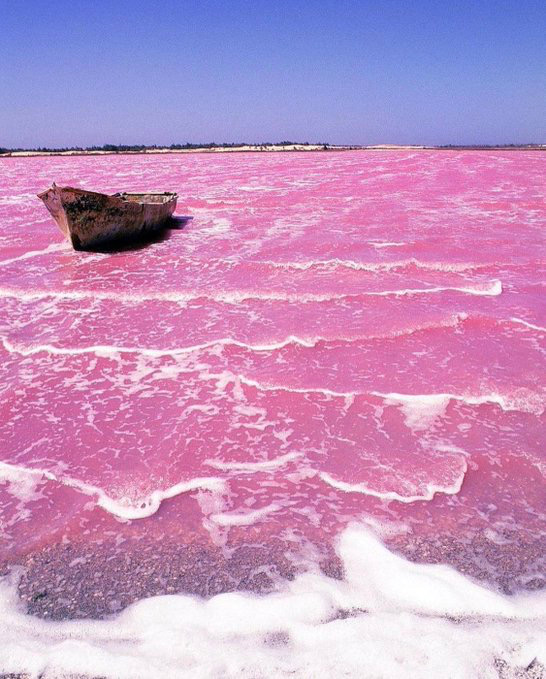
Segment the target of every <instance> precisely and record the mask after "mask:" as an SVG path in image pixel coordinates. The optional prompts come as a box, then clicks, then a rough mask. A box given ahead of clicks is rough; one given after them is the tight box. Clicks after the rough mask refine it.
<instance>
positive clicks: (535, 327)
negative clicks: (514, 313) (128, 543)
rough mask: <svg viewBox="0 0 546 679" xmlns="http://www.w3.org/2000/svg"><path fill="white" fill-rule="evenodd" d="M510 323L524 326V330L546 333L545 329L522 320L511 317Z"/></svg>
mask: <svg viewBox="0 0 546 679" xmlns="http://www.w3.org/2000/svg"><path fill="white" fill-rule="evenodd" d="M510 320H511V321H512V323H519V324H520V325H524V326H525V327H526V328H529V329H530V330H538V331H539V332H546V328H545V327H544V326H542V325H535V324H534V323H529V321H524V320H523V319H522V318H515V317H512V318H511V319H510Z"/></svg>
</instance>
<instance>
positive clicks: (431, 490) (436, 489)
mask: <svg viewBox="0 0 546 679" xmlns="http://www.w3.org/2000/svg"><path fill="white" fill-rule="evenodd" d="M460 459H461V470H460V473H459V475H458V476H457V478H456V479H455V480H454V481H453V483H452V484H449V485H445V486H439V485H437V484H435V483H427V484H426V487H425V491H424V493H421V494H420V495H401V494H400V493H397V492H396V491H393V490H385V491H378V490H374V489H373V488H370V487H369V486H368V485H366V484H365V483H347V482H346V481H341V480H340V479H335V478H334V477H333V476H332V475H331V474H328V473H327V472H319V473H318V476H319V478H320V479H321V480H322V481H324V483H326V484H328V485H329V486H331V487H332V488H335V489H336V490H341V491H343V492H344V493H361V494H362V495H369V496H371V497H376V498H378V499H379V500H385V501H387V502H391V501H393V500H394V501H396V502H402V503H404V504H411V503H413V502H422V501H430V500H432V499H433V498H434V496H435V495H436V494H437V493H442V494H444V495H456V494H457V493H458V492H459V491H460V490H461V487H462V485H463V480H464V477H465V474H466V472H467V464H466V460H465V459H464V458H460Z"/></svg>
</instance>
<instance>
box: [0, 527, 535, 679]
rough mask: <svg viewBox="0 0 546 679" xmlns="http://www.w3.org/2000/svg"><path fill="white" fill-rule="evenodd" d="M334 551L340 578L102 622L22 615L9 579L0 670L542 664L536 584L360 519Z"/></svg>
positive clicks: (166, 672)
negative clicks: (434, 551) (495, 585)
mask: <svg viewBox="0 0 546 679" xmlns="http://www.w3.org/2000/svg"><path fill="white" fill-rule="evenodd" d="M338 552H339V555H340V558H341V559H342V561H343V564H344V567H345V571H346V579H345V580H343V581H337V580H331V579H329V578H327V577H325V576H323V575H321V574H319V573H307V574H304V575H299V576H297V577H296V578H295V579H294V580H293V581H292V582H288V583H286V585H285V587H284V589H282V590H281V591H279V592H276V593H273V594H270V595H267V596H263V597H254V596H249V595H245V594H239V593H228V594H221V595H218V596H215V597H212V598H211V599H209V600H202V599H198V598H195V597H190V596H184V595H173V596H160V597H154V598H150V599H147V600H144V601H141V602H139V603H137V604H134V605H133V606H131V607H130V608H129V609H127V610H126V611H124V612H123V613H121V614H119V615H117V616H116V617H115V618H110V619H108V620H104V621H100V622H96V621H95V622H93V621H69V622H48V621H44V620H38V619H32V618H30V617H27V616H25V615H24V614H23V612H22V610H21V608H20V607H19V606H18V605H17V602H16V589H15V583H14V582H8V581H6V580H4V582H3V583H2V584H1V585H0V619H2V622H3V624H2V625H1V626H0V671H4V672H22V671H26V672H28V673H31V674H32V676H39V675H40V674H41V673H42V672H44V674H45V675H46V676H59V675H85V676H104V677H107V679H114V677H115V678H116V679H144V678H145V679H156V678H158V679H175V678H176V679H179V678H180V677H190V676H191V677H198V678H201V679H205V678H209V677H211V678H212V677H215V678H218V679H219V678H220V677H226V678H227V679H234V678H235V677H237V678H239V677H241V678H242V679H250V678H252V679H265V678H266V677H267V678H268V677H279V678H283V677H284V678H288V677H291V678H292V679H293V678H294V677H295V678H296V679H307V678H308V677H341V676H345V677H352V678H355V679H356V678H360V677H378V678H382V679H398V678H399V677H403V678H404V679H437V678H438V677H452V678H453V679H467V678H468V679H470V678H472V679H473V678H474V677H482V678H483V679H494V678H496V677H497V676H498V674H497V671H496V669H495V660H496V659H501V660H503V661H504V662H506V663H507V664H508V665H509V666H512V667H517V666H519V667H526V666H527V665H529V664H530V663H531V662H532V661H533V660H534V659H536V660H537V661H538V662H542V663H543V664H544V663H545V662H546V632H545V626H544V622H545V615H544V610H545V608H544V604H545V603H546V601H545V596H544V593H542V594H541V593H535V594H533V595H532V596H520V597H514V598H511V599H510V598H507V597H504V596H502V595H499V594H496V593H494V592H492V591H489V590H487V589H486V588H484V587H481V586H479V585H477V584H475V583H473V582H471V581H470V580H468V579H466V578H465V577H464V576H463V575H461V574H460V573H457V572H456V571H454V570H452V569H451V568H449V567H447V566H440V565H420V564H416V563H411V562H409V561H406V560H405V559H403V558H401V557H399V556H397V555H395V554H393V553H392V552H389V551H388V550H387V549H386V548H385V547H384V546H383V545H382V544H381V543H380V542H379V541H378V539H377V538H376V537H375V536H374V535H373V534H371V533H370V532H369V531H368V530H365V529H363V528H362V527H358V526H351V527H349V528H348V529H347V530H346V531H345V532H344V534H343V535H342V537H341V540H340V543H339V547H338ZM339 612H345V614H344V615H341V616H339V615H338V613H339ZM347 613H349V614H348V615H347ZM447 616H450V617H449V618H448V617H447Z"/></svg>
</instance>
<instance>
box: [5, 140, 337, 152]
mask: <svg viewBox="0 0 546 679" xmlns="http://www.w3.org/2000/svg"><path fill="white" fill-rule="evenodd" d="M294 145H297V146H310V145H311V144H310V143H309V142H308V141H305V142H296V141H280V142H265V141H264V142H261V143H259V144H249V143H247V142H241V143H221V144H217V143H216V142H215V141H213V142H209V143H206V144H191V143H190V142H186V143H185V144H171V145H170V146H165V145H161V144H103V145H102V146H63V147H46V146H39V147H37V148H30V149H29V148H3V147H0V153H14V152H16V151H28V152H36V153H66V152H70V151H73V152H76V153H77V152H84V151H106V152H107V153H128V152H133V153H138V152H142V151H154V150H158V149H171V150H173V151H184V150H192V149H216V148H219V149H226V148H227V149H231V148H238V147H240V146H256V147H264V148H265V147H268V146H294ZM313 145H314V144H313ZM317 146H322V147H323V148H328V146H329V144H327V143H324V142H321V143H320V144H317Z"/></svg>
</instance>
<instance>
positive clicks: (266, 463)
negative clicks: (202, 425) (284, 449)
mask: <svg viewBox="0 0 546 679" xmlns="http://www.w3.org/2000/svg"><path fill="white" fill-rule="evenodd" d="M301 456H302V453H296V452H292V453H286V454H285V455H279V457H275V458H273V459H272V460H262V461H260V462H221V461H219V460H205V462H204V464H206V465H207V466H209V467H214V469H219V470H221V471H224V472H231V471H234V472H239V473H245V472H247V473H256V472H268V471H272V470H274V469H279V468H280V467H284V465H286V464H288V463H289V462H293V461H294V460H299V459H300V458H301Z"/></svg>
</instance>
